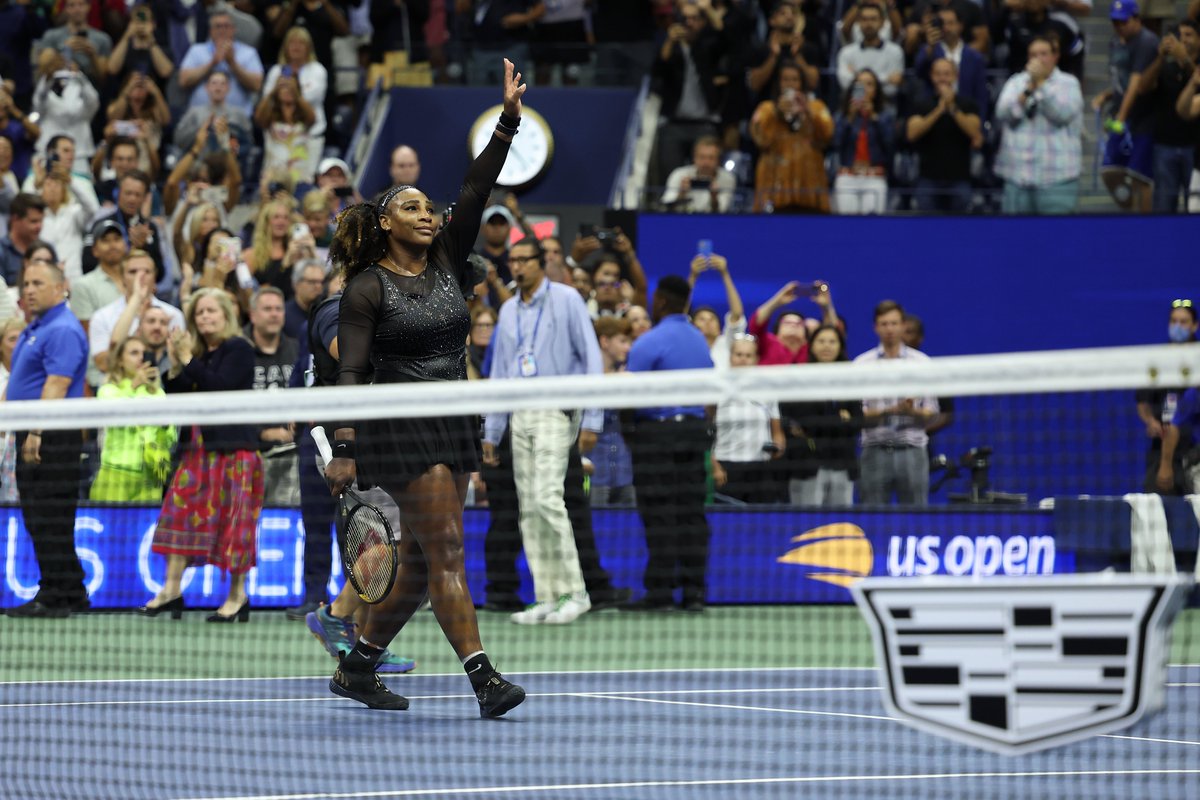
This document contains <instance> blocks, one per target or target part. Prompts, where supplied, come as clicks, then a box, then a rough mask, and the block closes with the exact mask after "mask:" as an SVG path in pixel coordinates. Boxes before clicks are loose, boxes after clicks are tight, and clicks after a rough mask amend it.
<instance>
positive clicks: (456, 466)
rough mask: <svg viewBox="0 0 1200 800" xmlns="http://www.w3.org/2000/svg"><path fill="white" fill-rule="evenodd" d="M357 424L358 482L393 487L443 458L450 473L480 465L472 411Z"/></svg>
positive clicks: (477, 427)
mask: <svg viewBox="0 0 1200 800" xmlns="http://www.w3.org/2000/svg"><path fill="white" fill-rule="evenodd" d="M355 428H356V439H357V441H356V443H355V451H356V457H355V461H356V466H357V470H358V485H359V486H360V487H362V488H364V489H367V488H370V487H372V486H381V487H383V488H385V489H396V488H402V487H404V486H406V485H407V484H408V483H410V482H411V481H413V480H416V479H417V478H419V477H421V476H422V475H424V474H425V473H426V472H428V471H429V470H430V469H431V468H432V467H435V466H437V465H438V464H445V465H446V467H448V468H449V469H450V471H451V472H452V473H456V474H464V473H471V472H478V471H479V463H480V459H481V455H482V453H481V447H480V423H479V417H477V416H455V417H419V418H408V417H406V418H399V419H374V420H364V421H362V422H359V423H358V424H357V425H355Z"/></svg>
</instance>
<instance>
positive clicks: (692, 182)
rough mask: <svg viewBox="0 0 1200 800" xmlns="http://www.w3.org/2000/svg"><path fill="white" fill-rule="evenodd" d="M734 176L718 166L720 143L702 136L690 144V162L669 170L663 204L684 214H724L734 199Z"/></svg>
mask: <svg viewBox="0 0 1200 800" xmlns="http://www.w3.org/2000/svg"><path fill="white" fill-rule="evenodd" d="M736 188H737V179H736V178H734V176H733V173H732V172H730V171H729V170H727V169H725V167H723V166H721V143H720V142H719V141H717V137H715V136H701V137H700V138H699V139H697V140H696V143H695V144H694V145H692V163H691V164H687V165H685V166H682V167H677V168H675V169H673V170H671V174H670V175H668V176H667V186H666V189H665V190H664V191H663V196H662V202H663V205H664V206H666V207H667V208H669V209H671V210H672V211H681V212H685V213H718V212H719V213H724V212H726V211H728V210H729V204H730V203H731V202H733V190H734V189H736Z"/></svg>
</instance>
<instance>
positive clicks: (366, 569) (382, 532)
mask: <svg viewBox="0 0 1200 800" xmlns="http://www.w3.org/2000/svg"><path fill="white" fill-rule="evenodd" d="M342 555H343V560H344V561H345V562H346V571H347V573H348V574H349V576H350V578H351V580H352V582H353V583H354V588H355V589H356V590H358V593H359V594H360V595H362V597H363V598H364V599H365V600H367V602H377V601H379V600H381V599H383V597H384V596H385V595H386V594H387V592H388V591H389V590H390V589H391V585H392V582H393V579H394V576H395V570H396V555H395V548H394V547H393V546H392V543H391V536H390V535H389V532H388V529H387V523H386V522H385V521H384V520H383V517H382V515H381V514H380V513H379V512H378V511H376V510H375V509H374V508H373V507H370V506H360V507H358V508H356V509H355V510H354V511H352V512H351V514H350V518H349V520H347V523H346V530H345V543H344V552H343V554H342Z"/></svg>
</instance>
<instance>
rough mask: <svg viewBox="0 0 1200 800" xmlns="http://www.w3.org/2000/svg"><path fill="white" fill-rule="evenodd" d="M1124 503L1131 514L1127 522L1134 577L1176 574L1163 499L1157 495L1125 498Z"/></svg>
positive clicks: (1126, 496)
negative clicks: (1127, 505) (1147, 574)
mask: <svg viewBox="0 0 1200 800" xmlns="http://www.w3.org/2000/svg"><path fill="white" fill-rule="evenodd" d="M1124 500H1125V502H1127V503H1129V508H1130V510H1131V511H1132V512H1133V513H1132V516H1131V519H1130V538H1131V539H1132V543H1131V544H1132V550H1133V554H1132V558H1131V559H1130V561H1131V564H1130V566H1131V568H1132V571H1133V572H1134V573H1147V572H1148V573H1153V574H1158V575H1169V574H1171V573H1174V572H1175V551H1174V549H1173V548H1172V547H1171V531H1170V530H1169V529H1168V527H1167V512H1166V511H1165V510H1164V509H1163V504H1162V497H1160V496H1159V495H1157V494H1127V495H1125V497H1124Z"/></svg>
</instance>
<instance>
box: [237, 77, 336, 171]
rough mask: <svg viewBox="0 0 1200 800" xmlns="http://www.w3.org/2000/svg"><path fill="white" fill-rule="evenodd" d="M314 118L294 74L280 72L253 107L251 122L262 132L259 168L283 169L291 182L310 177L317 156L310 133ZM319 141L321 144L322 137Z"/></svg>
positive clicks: (314, 113)
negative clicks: (261, 152) (255, 106)
mask: <svg viewBox="0 0 1200 800" xmlns="http://www.w3.org/2000/svg"><path fill="white" fill-rule="evenodd" d="M316 119H317V116H316V111H314V110H313V107H312V106H311V105H309V103H308V101H307V100H305V99H304V97H303V95H301V94H300V84H299V82H298V81H297V80H296V77H295V76H294V75H290V76H289V75H284V76H281V77H280V78H279V80H278V82H277V83H276V84H275V87H274V88H273V89H272V90H271V91H270V92H269V93H264V94H263V99H262V100H261V101H260V102H259V104H258V108H257V109H255V111H254V124H255V125H257V126H258V127H259V128H260V129H261V130H262V132H263V143H264V147H265V151H266V152H265V155H264V157H263V170H264V171H266V170H272V169H274V170H283V169H286V170H287V172H288V174H289V175H290V177H291V179H292V183H302V182H308V181H311V180H312V179H313V174H314V173H315V171H316V166H317V158H318V157H319V156H320V151H319V150H317V149H316V147H317V144H318V142H317V140H316V139H314V137H313V134H312V131H313V128H314V123H315V122H316ZM320 144H321V145H322V146H323V145H324V138H321V139H320Z"/></svg>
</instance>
